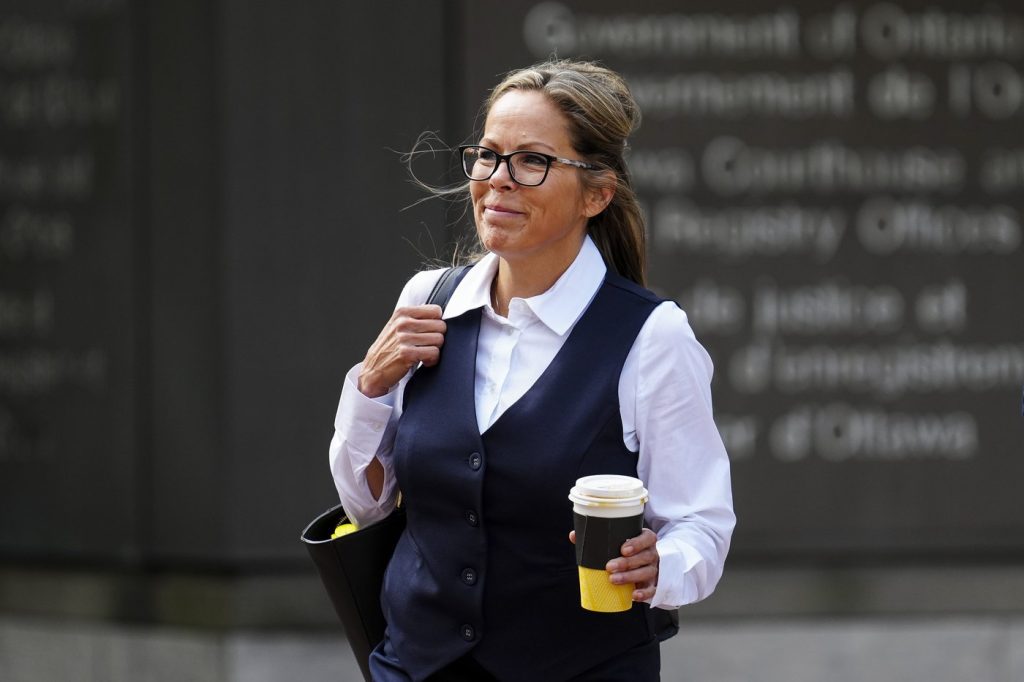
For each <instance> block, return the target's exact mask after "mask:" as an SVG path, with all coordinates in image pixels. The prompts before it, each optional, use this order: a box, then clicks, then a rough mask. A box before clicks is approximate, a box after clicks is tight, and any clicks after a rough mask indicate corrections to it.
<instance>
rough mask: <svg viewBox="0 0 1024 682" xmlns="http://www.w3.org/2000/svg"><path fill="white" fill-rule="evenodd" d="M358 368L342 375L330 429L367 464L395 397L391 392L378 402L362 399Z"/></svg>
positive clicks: (378, 399)
mask: <svg viewBox="0 0 1024 682" xmlns="http://www.w3.org/2000/svg"><path fill="white" fill-rule="evenodd" d="M362 366H363V365H362V363H359V364H358V365H356V366H355V367H353V368H352V369H350V370H349V371H348V374H346V375H345V385H344V387H343V388H342V389H341V400H340V401H339V402H338V412H337V414H335V416H334V429H335V430H336V431H338V432H340V433H344V434H345V436H346V440H347V441H348V443H349V445H350V447H351V448H352V449H353V450H354V451H356V452H358V453H359V454H360V455H364V456H365V457H366V458H367V459H366V461H367V462H368V461H369V458H370V457H373V456H374V454H375V453H376V452H377V449H378V448H379V447H380V441H381V438H383V437H384V430H385V429H386V428H387V426H388V421H389V420H390V419H391V413H392V412H394V409H395V408H394V400H395V394H394V392H391V393H387V394H385V395H383V396H381V397H379V398H370V397H368V396H366V395H363V393H362V392H360V390H359V384H358V381H359V372H360V370H361V369H362ZM364 464H365V462H364Z"/></svg>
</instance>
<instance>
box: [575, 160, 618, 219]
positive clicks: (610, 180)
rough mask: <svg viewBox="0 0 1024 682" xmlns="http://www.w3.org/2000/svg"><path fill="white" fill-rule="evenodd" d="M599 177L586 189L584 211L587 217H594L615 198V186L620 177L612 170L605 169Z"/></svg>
mask: <svg viewBox="0 0 1024 682" xmlns="http://www.w3.org/2000/svg"><path fill="white" fill-rule="evenodd" d="M599 178H600V179H598V180H597V181H596V182H594V183H593V184H592V185H591V186H590V187H589V188H587V189H586V190H584V196H583V213H584V215H586V216H587V218H593V217H594V216H596V215H597V214H599V213H600V212H601V211H603V210H604V209H606V208H608V204H610V203H612V199H614V198H615V188H616V185H618V178H616V177H615V173H614V172H612V171H610V170H609V171H603V172H601V173H600V174H599Z"/></svg>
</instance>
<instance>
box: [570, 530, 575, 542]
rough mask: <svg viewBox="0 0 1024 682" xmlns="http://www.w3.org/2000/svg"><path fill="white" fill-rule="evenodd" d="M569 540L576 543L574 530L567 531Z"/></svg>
mask: <svg viewBox="0 0 1024 682" xmlns="http://www.w3.org/2000/svg"><path fill="white" fill-rule="evenodd" d="M569 542H571V543H572V544H574V545H575V544H576V531H574V530H571V531H569Z"/></svg>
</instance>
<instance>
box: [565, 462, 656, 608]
mask: <svg viewBox="0 0 1024 682" xmlns="http://www.w3.org/2000/svg"><path fill="white" fill-rule="evenodd" d="M569 499H570V500H571V501H572V511H573V521H574V525H575V527H576V565H577V566H578V568H579V575H580V605H581V606H582V607H583V608H585V609H587V610H589V611H605V612H614V611H628V610H629V609H630V608H631V607H632V605H633V590H634V589H635V587H634V585H633V584H632V583H627V584H624V585H614V584H612V583H611V582H610V581H609V580H608V572H607V571H605V568H604V567H605V564H607V563H608V562H609V561H611V560H612V559H614V558H616V557H618V556H620V555H621V549H622V543H624V542H625V541H626V540H628V539H629V538H633V537H636V536H637V535H640V531H641V530H643V522H644V503H646V502H647V489H646V488H644V484H643V481H641V480H640V479H637V478H633V477H632V476H618V475H615V474H600V475H597V476H585V477H583V478H581V479H578V480H577V481H576V485H575V486H573V488H572V490H570V491H569Z"/></svg>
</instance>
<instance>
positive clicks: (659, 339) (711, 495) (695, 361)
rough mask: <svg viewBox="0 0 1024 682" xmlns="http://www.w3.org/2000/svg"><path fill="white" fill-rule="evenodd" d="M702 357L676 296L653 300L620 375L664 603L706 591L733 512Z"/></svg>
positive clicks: (718, 570)
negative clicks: (653, 535)
mask: <svg viewBox="0 0 1024 682" xmlns="http://www.w3.org/2000/svg"><path fill="white" fill-rule="evenodd" d="M713 370H714V368H713V365H712V363H711V358H710V357H709V356H708V354H707V352H706V351H705V350H704V348H703V347H702V346H701V345H700V343H699V342H698V341H697V339H696V337H695V336H694V334H693V330H692V329H691V328H690V325H689V323H688V322H687V319H686V313H684V312H683V311H682V310H681V309H680V308H679V307H678V306H676V304H675V303H672V302H670V301H667V302H665V303H662V304H661V305H660V306H658V307H657V308H656V309H655V310H654V312H653V313H651V316H650V317H649V318H648V320H647V322H646V323H645V324H644V326H643V328H642V329H641V331H640V334H638V335H637V339H636V341H635V342H634V344H633V348H632V349H631V350H630V353H629V355H628V356H627V358H626V362H625V365H624V366H623V370H622V375H621V376H620V381H619V403H620V408H621V411H622V421H623V432H624V433H623V436H624V440H625V443H626V445H627V446H628V447H630V448H631V449H633V450H636V449H637V448H639V458H638V462H637V473H638V475H639V476H640V479H641V480H643V481H644V484H645V485H646V487H647V489H648V492H649V495H650V499H649V502H648V504H647V508H646V509H645V512H644V515H645V520H646V521H647V524H648V526H649V527H650V528H651V529H652V530H654V532H655V533H657V535H658V544H657V548H658V554H659V556H660V567H659V574H658V586H657V590H656V591H655V594H654V598H653V599H652V600H651V606H657V607H661V608H666V609H673V608H677V607H679V606H683V605H685V604H690V603H693V602H697V601H700V600H701V599H704V598H705V597H707V596H708V595H710V594H711V593H712V592H713V591H714V589H715V586H716V585H717V584H718V581H719V579H720V578H721V577H722V570H723V568H724V564H725V557H726V554H727V553H728V551H729V543H730V540H731V537H732V531H733V528H734V527H735V525H736V516H735V514H734V513H733V507H732V485H731V479H730V473H729V470H730V467H729V457H728V455H727V454H726V451H725V446H724V445H723V443H722V439H721V436H720V435H719V433H718V428H717V427H716V426H715V422H714V417H713V414H712V407H711V377H712V373H713Z"/></svg>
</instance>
